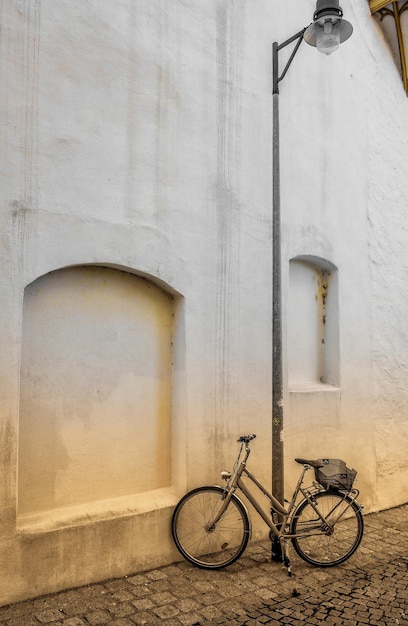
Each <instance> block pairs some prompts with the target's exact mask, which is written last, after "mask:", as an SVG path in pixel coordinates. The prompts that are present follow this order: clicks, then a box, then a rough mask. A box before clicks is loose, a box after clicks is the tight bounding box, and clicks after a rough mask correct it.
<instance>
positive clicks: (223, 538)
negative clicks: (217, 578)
mask: <svg viewBox="0 0 408 626" xmlns="http://www.w3.org/2000/svg"><path fill="white" fill-rule="evenodd" d="M223 493H224V489H222V487H217V486H214V487H207V486H206V487H198V488H197V489H193V490H192V491H189V492H188V493H186V495H185V496H183V497H182V498H181V500H180V502H179V503H178V504H177V506H176V508H175V510H174V513H173V517H172V524H171V530H172V535H173V539H174V543H175V544H176V546H177V549H178V550H179V552H180V553H181V554H182V555H183V557H184V558H185V559H186V560H187V561H189V562H190V563H193V565H196V566H197V567H200V568H201V569H211V570H216V569H222V568H223V567H227V565H231V564H232V563H234V562H235V561H236V560H237V559H239V557H240V556H241V555H242V553H243V552H244V550H245V548H246V546H247V544H248V541H249V538H250V534H251V525H250V521H249V516H248V512H247V510H246V507H245V506H244V504H243V503H242V502H241V500H240V499H239V498H238V497H237V496H236V495H235V494H233V495H232V497H231V500H230V502H229V504H228V507H227V509H226V511H225V513H224V514H223V516H222V518H221V519H220V521H219V522H218V523H217V525H216V527H215V528H214V529H212V530H211V531H209V530H207V528H206V526H207V524H208V522H211V521H212V520H213V519H214V518H215V516H216V511H217V507H220V506H221V505H222V504H223V499H222V495H223Z"/></svg>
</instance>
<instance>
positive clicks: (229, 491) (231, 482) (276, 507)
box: [207, 444, 358, 541]
mask: <svg viewBox="0 0 408 626" xmlns="http://www.w3.org/2000/svg"><path fill="white" fill-rule="evenodd" d="M242 448H243V444H242V446H241V449H240V452H239V454H238V458H237V462H236V465H237V464H238V462H239V459H240V457H241V454H242ZM245 452H246V454H245V457H244V458H243V459H242V460H241V462H240V463H239V466H238V469H237V470H236V471H235V472H234V474H230V473H229V472H223V473H222V474H223V475H224V476H223V477H224V478H227V479H228V483H227V486H226V488H225V496H224V500H225V502H224V506H222V507H221V509H220V511H219V513H218V515H217V516H216V518H215V519H213V520H212V522H211V523H210V524H208V526H207V530H212V529H213V528H214V527H215V526H216V524H217V523H218V521H219V520H220V519H221V518H222V516H223V515H224V512H225V511H226V509H227V507H228V505H229V502H230V500H231V498H232V496H233V494H234V493H235V491H236V490H237V489H239V490H240V491H241V492H242V493H243V494H244V495H245V497H246V498H247V500H248V501H249V502H250V503H251V504H252V506H253V507H254V509H255V510H256V512H257V513H258V515H260V517H262V519H263V520H264V522H265V523H266V524H267V526H268V527H269V528H270V530H271V532H272V533H273V534H274V535H275V536H276V537H277V538H278V539H279V540H280V541H282V540H286V539H292V538H294V537H299V536H302V537H306V536H309V537H310V536H313V535H320V534H321V530H319V531H318V532H317V531H313V530H312V529H311V530H307V529H305V530H304V531H302V533H301V534H299V533H297V534H290V533H289V532H286V529H287V528H288V527H289V529H290V527H291V523H292V519H293V516H294V513H295V511H296V509H297V505H296V500H297V498H298V496H299V493H300V494H302V496H303V498H304V499H306V500H307V501H308V502H309V504H310V506H311V507H312V508H313V509H314V511H315V512H316V514H317V515H318V517H319V518H320V520H321V521H322V523H324V524H325V525H326V527H327V532H328V533H330V532H332V530H333V527H334V525H335V524H336V523H337V522H338V521H339V520H340V519H341V517H342V516H343V515H344V514H345V512H346V510H347V509H348V508H349V507H350V506H351V504H349V505H348V506H347V508H346V509H345V510H344V511H343V512H342V513H341V515H340V516H339V517H338V518H337V519H335V520H334V521H333V522H329V521H328V520H327V518H325V517H324V516H323V515H322V513H321V511H320V510H319V509H318V507H317V506H315V504H314V502H313V495H314V494H316V493H318V492H319V491H324V490H323V489H319V488H318V487H312V488H307V489H303V488H302V484H303V479H304V476H305V474H306V472H307V471H308V470H309V469H312V467H311V466H308V465H304V466H303V470H302V473H301V475H300V477H299V480H298V482H297V485H296V488H295V490H294V492H293V496H292V499H291V501H290V503H289V506H288V508H287V509H286V508H285V507H284V506H283V505H282V504H281V503H280V502H279V501H278V500H277V498H275V496H274V495H273V494H272V493H270V492H269V491H268V490H267V489H265V487H264V486H263V485H262V484H261V483H260V482H259V480H258V479H257V478H256V477H255V476H254V474H253V473H252V472H250V470H249V469H248V468H247V466H246V464H247V460H248V457H249V454H250V452H251V450H250V448H249V445H248V444H246V446H245ZM243 476H246V477H247V478H249V480H251V482H252V483H254V484H255V485H256V487H257V488H258V489H259V490H260V491H261V493H262V494H263V495H264V496H265V497H266V498H267V499H268V500H269V504H270V509H271V514H270V515H268V513H266V511H265V510H264V509H263V507H262V506H261V504H260V503H259V502H258V500H257V499H256V498H255V496H254V495H253V494H252V492H251V491H250V490H249V489H248V487H247V485H246V484H245V483H244V481H243V479H242V477H243ZM353 491H354V493H355V495H354V497H353V501H354V500H355V499H356V497H357V495H358V491H357V490H353ZM299 504H300V503H299ZM274 514H276V516H278V518H279V517H280V518H281V522H278V521H277V523H275V522H274V519H273V516H274ZM278 524H279V526H278ZM281 529H282V530H281Z"/></svg>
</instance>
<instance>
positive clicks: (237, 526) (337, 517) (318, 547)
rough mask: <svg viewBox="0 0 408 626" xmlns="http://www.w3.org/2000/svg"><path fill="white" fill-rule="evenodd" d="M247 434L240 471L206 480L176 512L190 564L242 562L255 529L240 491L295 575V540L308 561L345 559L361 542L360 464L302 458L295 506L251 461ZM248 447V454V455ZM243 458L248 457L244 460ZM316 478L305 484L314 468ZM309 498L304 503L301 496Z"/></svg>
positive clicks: (177, 532) (176, 528)
mask: <svg viewBox="0 0 408 626" xmlns="http://www.w3.org/2000/svg"><path fill="white" fill-rule="evenodd" d="M255 437H256V435H245V436H242V437H240V438H239V439H238V440H237V442H238V443H240V444H241V445H240V449H239V453H238V457H237V459H236V461H235V464H234V468H233V471H232V472H229V471H225V470H224V471H222V472H221V478H222V479H223V480H225V481H226V486H225V487H221V486H219V485H214V486H204V487H198V488H196V489H193V490H192V491H189V492H188V493H186V494H185V495H184V496H183V497H182V498H181V500H180V501H179V503H178V504H177V506H176V508H175V510H174V512H173V516H172V526H171V529H172V536H173V539H174V542H175V544H176V547H177V549H178V550H179V552H180V553H181V554H182V555H183V557H184V558H185V559H186V560H187V561H189V562H190V563H192V564H194V565H196V566H198V567H200V568H202V569H208V570H217V569H221V568H223V567H226V566H228V565H231V564H232V563H234V562H235V561H236V560H237V559H239V558H240V556H241V555H242V554H243V552H244V550H245V548H246V547H247V544H248V541H249V539H250V536H251V522H250V517H249V514H248V510H247V507H246V506H245V504H244V503H243V502H242V500H241V499H240V498H239V497H238V496H237V494H236V493H235V492H236V491H237V490H239V491H241V492H242V493H243V494H244V495H245V497H246V498H247V500H248V501H249V502H250V503H251V504H252V506H253V507H254V508H255V510H256V511H257V513H258V514H259V515H260V516H261V517H262V519H263V520H264V522H265V523H266V524H267V526H268V527H269V529H270V538H271V539H272V540H273V539H274V538H276V539H275V540H276V541H278V542H279V544H280V547H281V555H282V559H280V560H282V562H283V563H284V564H285V566H286V567H287V571H288V574H289V576H290V575H291V569H290V559H289V553H288V542H289V541H291V543H292V545H293V547H294V549H295V551H296V552H297V554H298V555H299V556H300V557H301V558H302V559H303V560H304V561H306V562H307V563H309V564H311V565H316V566H319V567H332V566H334V565H340V564H341V563H344V561H346V560H347V559H349V558H350V557H351V555H352V554H354V552H355V551H356V550H357V548H358V546H359V545H360V542H361V539H362V536H363V531H364V521H363V515H362V506H361V505H360V504H359V503H358V502H357V497H358V495H359V491H358V490H357V489H355V488H353V482H354V479H355V476H356V473H357V472H356V471H355V470H350V469H348V468H347V466H346V464H345V462H344V461H341V460H339V459H318V460H308V459H299V458H297V459H295V461H296V462H297V463H299V464H301V465H302V466H303V470H302V472H301V475H300V477H299V480H298V482H297V485H296V488H295V491H294V493H293V495H292V498H291V501H290V502H287V501H286V500H285V503H288V505H289V506H287V508H285V506H283V505H282V504H281V503H280V502H279V501H278V500H277V499H276V498H275V497H274V496H273V494H271V493H269V492H268V491H267V489H265V487H264V486H263V485H262V484H261V483H260V482H259V481H258V480H257V479H256V478H255V476H254V475H253V474H252V473H251V472H250V470H249V469H248V467H247V461H248V457H249V455H250V452H251V450H250V445H249V444H250V441H252V440H253V439H255ZM244 448H245V454H244V455H243V452H244ZM241 457H242V459H241ZM309 470H313V471H314V476H315V480H314V481H313V483H312V485H311V486H308V487H304V486H303V482H304V478H305V474H306V472H308V471H309ZM245 477H246V478H248V479H249V480H250V481H251V482H252V483H254V484H255V485H256V487H257V488H258V489H259V490H260V491H261V492H262V494H263V495H264V496H265V497H266V498H267V500H268V501H269V506H270V513H271V514H270V515H268V514H267V513H266V511H265V510H264V508H263V507H262V506H261V505H260V504H259V502H258V500H257V499H256V498H255V496H254V495H253V494H252V493H251V491H250V490H249V488H248V486H247V485H246V484H245V482H244V480H243V478H245ZM299 494H301V496H303V499H302V500H301V501H300V502H298V503H297V500H298V496H299Z"/></svg>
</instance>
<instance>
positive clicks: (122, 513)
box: [17, 487, 180, 535]
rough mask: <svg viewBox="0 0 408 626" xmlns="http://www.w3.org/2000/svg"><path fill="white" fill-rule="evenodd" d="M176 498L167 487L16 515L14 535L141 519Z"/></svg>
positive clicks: (172, 503)
mask: <svg viewBox="0 0 408 626" xmlns="http://www.w3.org/2000/svg"><path fill="white" fill-rule="evenodd" d="M179 498H180V494H179V493H178V491H177V490H176V489H175V488H174V487H166V488H162V489H155V490H153V491H148V492H144V493H138V494H133V495H130V496H121V497H119V498H112V499H110V500H99V501H97V502H91V503H86V504H81V505H76V506H68V507H63V508H59V509H53V510H50V511H42V512H40V513H33V514H26V515H19V516H18V517H17V533H18V534H19V535H37V534H43V533H49V532H55V531H59V530H63V529H65V528H72V527H80V526H86V525H89V524H95V523H97V522H104V521H111V520H113V519H117V518H121V517H130V516H137V515H143V514H146V513H151V512H153V511H156V510H159V509H165V508H168V507H173V506H175V505H176V504H177V502H178V500H179Z"/></svg>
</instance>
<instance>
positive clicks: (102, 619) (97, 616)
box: [85, 610, 111, 626]
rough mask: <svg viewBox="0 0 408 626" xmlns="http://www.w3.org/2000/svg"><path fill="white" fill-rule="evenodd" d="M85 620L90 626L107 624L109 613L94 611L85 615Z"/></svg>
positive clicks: (109, 617)
mask: <svg viewBox="0 0 408 626" xmlns="http://www.w3.org/2000/svg"><path fill="white" fill-rule="evenodd" d="M85 619H86V620H87V622H89V624H91V626H100V624H108V623H109V620H111V616H110V613H109V611H105V610H103V611H95V612H93V613H87V614H86V615H85Z"/></svg>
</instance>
